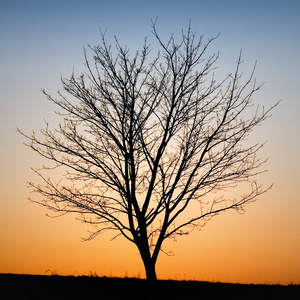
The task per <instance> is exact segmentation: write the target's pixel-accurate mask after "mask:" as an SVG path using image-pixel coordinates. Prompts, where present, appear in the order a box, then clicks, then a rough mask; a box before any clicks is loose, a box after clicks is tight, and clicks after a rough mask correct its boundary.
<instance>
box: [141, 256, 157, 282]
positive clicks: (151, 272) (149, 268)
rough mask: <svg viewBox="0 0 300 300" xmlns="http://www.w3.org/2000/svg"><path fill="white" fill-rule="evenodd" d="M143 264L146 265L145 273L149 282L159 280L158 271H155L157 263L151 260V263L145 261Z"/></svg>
mask: <svg viewBox="0 0 300 300" xmlns="http://www.w3.org/2000/svg"><path fill="white" fill-rule="evenodd" d="M143 263H144V267H145V271H146V277H147V280H149V281H155V280H157V277H156V271H155V263H154V262H153V261H152V259H150V260H149V261H144V260H143Z"/></svg>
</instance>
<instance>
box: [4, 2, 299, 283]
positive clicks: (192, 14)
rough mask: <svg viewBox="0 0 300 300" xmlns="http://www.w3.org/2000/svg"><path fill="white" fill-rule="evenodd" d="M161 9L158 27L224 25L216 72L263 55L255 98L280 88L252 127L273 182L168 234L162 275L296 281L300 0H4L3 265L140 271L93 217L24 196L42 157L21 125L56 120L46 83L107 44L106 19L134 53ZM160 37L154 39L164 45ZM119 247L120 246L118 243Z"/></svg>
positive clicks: (212, 31) (77, 271) (45, 270)
mask: <svg viewBox="0 0 300 300" xmlns="http://www.w3.org/2000/svg"><path fill="white" fill-rule="evenodd" d="M156 18H157V28H158V31H159V32H160V35H161V36H162V38H165V39H166V38H168V37H169V36H170V34H172V33H174V34H175V36H180V35H181V30H182V29H184V28H187V26H188V24H189V20H191V26H192V29H193V30H195V31H197V32H198V33H199V35H204V39H208V38H210V37H213V36H216V35H217V34H219V33H220V36H219V37H218V39H217V40H216V41H215V42H214V43H213V44H212V45H211V48H210V51H211V53H214V52H217V51H219V53H220V60H219V62H218V65H219V69H218V70H217V71H218V72H219V73H218V74H219V75H220V76H222V75H226V74H228V73H230V72H232V71H233V70H234V67H235V63H236V60H237V58H238V55H239V52H240V50H241V49H242V50H243V61H244V63H243V65H242V68H243V69H244V70H245V73H247V72H248V74H249V72H250V71H251V68H252V67H253V65H254V63H255V61H257V68H256V78H257V81H258V82H264V85H263V88H262V90H261V91H260V92H259V93H258V94H256V98H255V101H256V102H257V103H259V104H260V105H265V106H266V107H270V106H271V105H272V104H274V103H275V102H276V101H277V100H280V99H282V102H281V103H280V105H279V106H278V107H277V108H276V109H275V110H274V111H273V113H272V115H273V116H272V118H269V119H267V120H266V121H265V123H264V124H263V125H262V126H261V127H260V128H259V130H257V131H255V132H254V133H253V138H254V139H255V140H256V139H257V141H260V142H263V141H265V140H266V141H267V144H266V145H265V146H264V148H263V149H262V151H261V152H260V156H261V157H263V158H268V157H269V160H268V162H267V164H266V165H265V168H267V169H268V172H267V173H265V174H264V175H263V176H261V177H260V182H262V183H263V184H265V185H269V184H271V183H272V182H274V183H275V185H274V187H273V189H272V190H270V191H269V192H268V193H266V194H264V195H262V196H261V197H260V198H259V200H258V201H257V202H255V203H253V204H251V205H249V206H247V207H246V213H245V214H243V215H240V214H237V213H236V212H225V213H224V214H221V215H219V216H217V217H215V218H213V219H212V220H211V221H210V222H209V223H208V224H207V225H206V226H205V227H204V228H203V229H202V231H200V232H193V233H192V234H191V235H190V236H188V237H182V238H179V239H178V241H177V242H171V241H168V242H167V243H166V245H165V248H166V250H172V251H173V252H174V255H173V256H166V255H165V254H163V253H161V254H160V257H159V259H158V262H157V274H158V278H159V279H179V280H182V279H186V280H208V281H223V282H239V283H281V284H289V283H298V284H300V257H299V253H300V196H299V195H300V185H299V179H300V158H299V148H300V135H299V128H300V118H299V116H298V114H299V110H300V101H299V95H300V84H299V70H300V59H299V53H300V39H299V36H300V2H299V1H297V0H295V1H293V0H286V1H276V0H275V1H274V0H273V1H271V0H270V1H267V0H260V1H256V0H254V1H230V0H229V1H214V0H212V1H201V0H200V1H192V0H185V1H176V0H172V1H168V0H167V1H163V0H160V1H156V0H151V1H143V0H140V1H133V0H130V1H113V0H112V1H101V0H98V1H88V0H87V1H55V0H53V1H13V0H12V1H1V2H0V70H1V72H0V140H1V147H0V166H1V172H0V190H1V193H0V272H1V273H26V274H51V273H57V274H60V275H88V274H90V273H91V272H92V273H94V272H95V273H97V274H98V275H106V276H137V277H141V278H144V277H145V273H144V270H143V265H142V262H141V259H140V257H139V255H138V251H137V249H135V247H134V245H131V244H130V243H128V242H127V241H126V240H125V239H122V238H119V239H117V240H115V241H110V240H111V237H112V236H111V235H110V233H105V234H103V235H101V236H98V237H97V238H96V239H94V240H92V241H90V242H82V240H81V237H87V231H88V230H89V228H88V226H86V225H85V224H82V223H80V222H79V221H77V220H75V216H72V215H69V216H65V217H62V218H55V219H53V218H48V217H46V216H45V214H46V213H47V211H46V210H45V209H44V208H42V207H39V206H37V205H35V204H33V203H30V202H29V201H28V200H27V199H28V197H29V196H30V189H28V188H27V185H28V184H27V182H28V181H34V180H35V179H36V177H35V175H34V174H33V172H32V171H31V169H30V168H31V167H40V166H41V165H42V164H43V163H44V161H43V160H42V159H41V158H40V157H38V156H37V155H36V154H35V153H34V152H33V151H31V150H30V149H28V148H26V147H25V146H24V145H23V142H24V139H23V138H22V136H20V135H19V134H18V133H17V132H16V127H19V128H20V129H22V130H23V131H24V132H31V130H33V129H34V130H39V129H42V128H43V126H44V121H43V120H44V118H45V119H46V120H47V121H51V122H53V123H55V122H57V117H56V116H55V115H54V113H53V112H54V110H55V107H53V105H52V104H51V103H49V102H48V101H47V100H46V99H45V97H44V96H43V95H42V93H41V89H42V88H45V89H46V91H47V92H49V93H51V94H53V95H55V93H56V91H57V90H58V89H61V82H60V78H61V76H62V77H69V76H70V74H71V73H72V71H73V70H74V72H75V73H76V74H78V75H79V74H80V73H81V72H82V71H84V65H83V60H84V57H83V47H85V48H87V47H88V45H91V46H94V45H98V44H100V42H101V41H100V35H99V29H101V30H103V31H104V30H107V35H106V37H107V40H108V41H109V42H111V43H113V41H114V35H116V36H117V37H118V39H119V41H120V43H121V44H123V45H124V44H126V45H127V46H128V47H129V48H130V49H131V50H132V51H133V52H135V51H136V50H138V49H140V48H141V46H142V44H143V41H144V38H145V37H146V36H149V40H150V41H151V39H152V41H153V38H152V37H151V27H150V25H151V20H154V19H156ZM156 46H157V45H155V44H153V49H154V50H156V48H155V47H156ZM121 249H122V251H121Z"/></svg>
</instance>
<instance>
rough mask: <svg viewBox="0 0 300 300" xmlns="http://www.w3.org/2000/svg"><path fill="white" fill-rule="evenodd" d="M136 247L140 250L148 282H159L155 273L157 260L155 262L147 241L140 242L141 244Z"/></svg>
mask: <svg viewBox="0 0 300 300" xmlns="http://www.w3.org/2000/svg"><path fill="white" fill-rule="evenodd" d="M136 245H137V247H138V249H139V252H140V255H141V258H142V260H143V263H144V267H145V272H146V278H147V280H150V281H155V280H157V277H156V271H155V263H156V260H153V259H152V257H151V253H150V250H149V247H148V241H147V239H143V240H140V241H139V243H136Z"/></svg>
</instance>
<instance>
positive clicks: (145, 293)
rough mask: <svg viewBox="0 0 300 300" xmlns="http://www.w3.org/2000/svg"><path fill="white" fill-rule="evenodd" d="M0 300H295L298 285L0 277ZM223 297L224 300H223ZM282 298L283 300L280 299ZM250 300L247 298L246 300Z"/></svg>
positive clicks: (105, 278) (40, 276)
mask: <svg viewBox="0 0 300 300" xmlns="http://www.w3.org/2000/svg"><path fill="white" fill-rule="evenodd" d="M0 288H1V296H0V298H1V299H55V300H56V299H122V300H126V299H130V300H131V299H146V300H148V299H164V300H168V299H170V300H174V299H193V300H194V299H207V298H211V297H214V298H215V297H216V296H221V297H222V299H241V298H245V297H254V296H255V297H256V298H255V299H257V297H259V299H279V298H281V299H297V298H298V297H299V293H300V285H288V286H283V285H254V284H228V283H210V282H200V281H173V280H158V281H157V282H148V281H146V280H143V279H135V278H107V277H89V276H77V277H74V276H57V275H52V276H42V275H17V274H0ZM224 297H226V298H224ZM282 297H283V298H282ZM249 299H250V298H249Z"/></svg>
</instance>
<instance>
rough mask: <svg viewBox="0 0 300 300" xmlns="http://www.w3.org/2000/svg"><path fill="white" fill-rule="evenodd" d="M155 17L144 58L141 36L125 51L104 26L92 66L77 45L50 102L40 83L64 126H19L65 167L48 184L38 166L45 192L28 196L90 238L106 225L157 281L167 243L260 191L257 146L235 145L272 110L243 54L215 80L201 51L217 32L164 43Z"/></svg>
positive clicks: (41, 151) (40, 190)
mask: <svg viewBox="0 0 300 300" xmlns="http://www.w3.org/2000/svg"><path fill="white" fill-rule="evenodd" d="M152 25H153V26H152V28H153V35H154V37H155V38H156V40H157V41H158V44H159V47H160V52H158V54H157V55H156V56H155V57H154V59H152V60H151V62H147V58H149V57H150V56H151V55H149V54H150V50H151V49H150V46H149V45H148V43H147V40H145V43H144V45H143V48H142V50H141V51H138V52H136V54H135V55H134V56H133V57H130V51H129V49H128V48H127V47H123V46H121V45H120V43H119V42H118V40H117V39H115V45H116V48H115V49H112V48H111V46H110V45H109V44H108V43H107V42H106V40H105V35H104V34H102V35H101V37H102V43H101V45H100V46H96V47H90V49H91V50H92V52H93V57H94V63H93V65H90V63H89V60H88V58H87V54H86V52H85V64H86V68H87V71H86V73H83V74H81V75H80V77H79V78H76V77H75V75H74V73H73V74H72V75H71V77H70V79H62V85H63V88H64V90H65V91H66V92H67V93H64V94H63V93H60V92H58V93H59V99H55V98H53V97H52V96H51V95H49V94H47V93H46V92H45V91H43V92H44V94H45V95H46V96H47V98H48V99H49V100H50V101H52V102H54V103H55V104H56V105H57V106H58V107H59V109H60V111H59V112H57V113H58V114H59V115H60V116H62V117H63V123H62V124H59V126H58V128H57V129H56V130H51V129H50V128H49V126H48V124H46V128H45V129H44V130H41V137H38V136H37V135H36V133H35V132H33V133H32V134H31V135H26V134H24V133H22V134H23V135H24V136H25V137H26V138H27V139H28V143H27V145H28V146H29V147H31V148H32V149H33V150H34V151H36V152H37V153H39V154H40V155H41V156H43V157H44V158H47V159H49V160H50V161H52V162H54V163H55V166H54V168H63V170H65V171H66V173H64V175H63V176H62V179H61V181H59V182H58V183H54V182H53V181H52V180H51V179H50V178H49V177H46V176H45V175H43V174H44V171H46V170H50V171H51V170H52V169H53V166H51V167H45V166H43V167H42V169H40V170H35V171H36V172H37V174H39V176H40V177H41V178H42V179H43V180H42V182H43V183H42V184H35V183H30V185H31V187H32V188H33V190H34V191H36V192H38V193H39V194H40V195H41V196H43V198H42V200H32V201H34V202H37V203H39V204H41V205H43V206H45V207H47V208H49V209H50V210H52V211H54V212H55V213H56V212H57V213H58V214H65V213H77V214H79V216H80V217H79V218H80V219H81V220H82V221H83V222H86V223H90V224H92V225H94V228H95V230H94V231H93V232H92V233H91V234H90V236H89V238H88V239H92V238H94V237H96V236H97V235H98V234H100V233H102V232H103V231H106V230H115V231H116V235H115V236H116V237H117V236H119V235H123V236H124V237H125V238H126V239H127V240H129V241H130V242H132V243H134V244H135V245H136V246H137V248H138V250H139V253H140V255H141V258H142V260H143V263H144V266H145V271H146V276H147V279H150V280H155V279H156V278H157V277H156V271H155V264H156V261H157V258H158V255H159V253H160V251H161V250H162V244H163V242H164V240H165V239H167V238H176V236H178V235H187V234H189V233H190V232H191V231H192V230H193V229H195V228H200V227H201V226H203V225H204V223H205V222H206V221H208V220H210V219H211V217H213V216H215V215H216V214H218V213H220V212H222V211H226V210H229V209H236V210H238V211H241V210H242V209H243V207H244V205H245V204H247V203H249V202H251V201H254V200H255V199H256V198H257V196H259V195H261V194H262V193H264V192H266V191H267V190H268V189H269V187H267V188H262V187H261V185H259V184H257V183H256V181H255V175H257V174H259V173H261V172H263V171H262V170H260V167H261V165H262V164H263V163H264V162H265V161H263V160H261V159H259V158H257V156H256V154H257V152H258V151H259V149H260V148H261V147H262V145H261V144H254V145H250V146H249V145H247V146H246V145H245V143H244V141H245V139H246V138H247V137H248V135H249V133H250V132H251V131H252V129H253V128H254V127H255V126H257V125H259V124H260V123H261V122H262V121H264V120H265V119H266V118H267V117H268V116H269V112H270V110H271V109H272V108H273V107H274V106H273V107H272V108H270V109H267V110H264V109H263V108H262V109H259V108H258V107H256V108H254V110H253V103H252V96H253V94H254V93H255V92H256V91H257V90H259V88H260V86H256V84H255V79H254V77H253V73H252V74H251V75H250V77H249V78H248V79H247V80H246V81H244V82H243V83H242V84H241V83H240V81H241V77H242V76H241V73H240V65H241V63H242V61H241V55H240V57H239V58H238V61H237V65H236V69H235V72H234V73H232V74H230V75H228V76H227V77H226V78H225V79H224V80H223V81H221V82H217V81H216V80H215V79H214V76H213V72H212V71H213V70H214V69H215V67H214V66H215V63H216V61H217V59H218V55H217V54H214V55H212V56H208V57H207V58H205V57H204V56H205V53H206V50H207V48H208V46H209V45H210V44H211V43H212V41H213V40H214V39H215V38H212V39H210V40H208V41H207V42H206V43H204V42H203V37H197V36H196V34H195V33H193V32H192V31H191V28H190V27H189V28H188V30H187V32H186V33H182V36H181V39H180V42H179V43H176V42H175V38H174V36H171V37H170V39H169V40H168V41H167V42H163V41H162V39H161V38H160V36H159V35H158V33H157V30H156V27H155V24H154V23H153V24H152ZM114 51H115V52H116V55H115V56H114V55H113V54H112V53H113V52H114ZM152 58H153V57H152ZM254 69H255V67H254ZM254 69H253V72H254ZM66 94H67V95H68V94H69V95H71V97H70V98H67V97H66ZM248 111H249V112H248ZM42 173H43V174H42ZM240 184H243V188H246V186H248V187H249V188H248V190H246V189H245V193H244V194H243V195H241V196H240V197H239V198H235V199H227V198H226V197H225V195H226V193H225V192H226V191H227V190H228V189H230V188H232V187H236V186H238V185H240ZM245 184H247V185H245ZM211 195H212V196H211Z"/></svg>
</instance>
